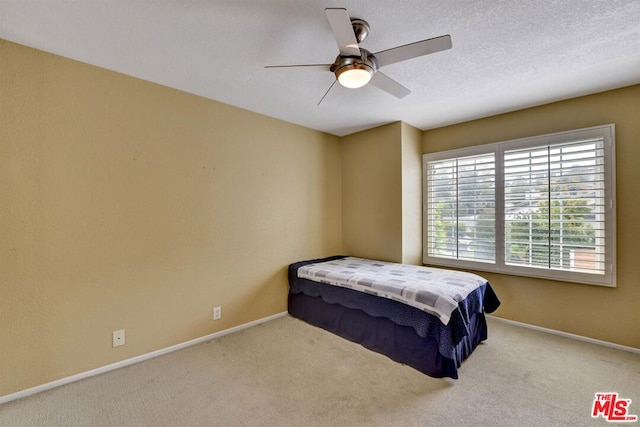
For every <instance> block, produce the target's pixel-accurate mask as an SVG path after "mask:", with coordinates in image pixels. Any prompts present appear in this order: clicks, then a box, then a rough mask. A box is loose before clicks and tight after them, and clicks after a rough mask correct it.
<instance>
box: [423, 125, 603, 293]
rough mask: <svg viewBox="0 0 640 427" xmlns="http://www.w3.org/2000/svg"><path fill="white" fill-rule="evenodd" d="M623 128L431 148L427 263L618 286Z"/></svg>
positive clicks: (425, 160)
mask: <svg viewBox="0 0 640 427" xmlns="http://www.w3.org/2000/svg"><path fill="white" fill-rule="evenodd" d="M614 130H615V129H614V126H613V125H606V126H598V127H594V128H587V129H579V130H575V131H569V132H561V133H557V134H549V135H542V136H536V137H531V138H523V139H518V140H512V141H506V142H499V143H494V144H487V145H481V146H475V147H470V148H466V149H461V150H452V151H447V152H439V153H430V154H425V155H424V156H423V173H424V209H423V211H424V226H423V230H424V231H423V232H424V236H423V240H424V250H423V261H424V263H425V264H433V265H444V266H450V267H459V268H470V269H476V270H486V271H494V272H500V273H508V274H514V275H522V276H533V277H541V278H548V279H555V280H564V281H571V282H576V283H585V284H593V285H604V286H615V261H616V256H615V249H616V246H615V237H616V236H615V200H614V199H615V149H614V148H615V147H614Z"/></svg>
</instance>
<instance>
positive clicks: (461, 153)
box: [422, 124, 616, 287]
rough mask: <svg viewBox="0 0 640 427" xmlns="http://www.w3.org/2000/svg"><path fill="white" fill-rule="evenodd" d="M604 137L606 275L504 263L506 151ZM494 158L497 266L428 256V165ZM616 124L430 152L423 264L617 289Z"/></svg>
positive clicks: (427, 156) (426, 159) (424, 158)
mask: <svg viewBox="0 0 640 427" xmlns="http://www.w3.org/2000/svg"><path fill="white" fill-rule="evenodd" d="M588 138H602V139H603V141H604V182H605V188H604V198H605V204H606V206H605V213H604V215H605V272H604V274H591V273H582V272H576V271H566V270H555V269H546V268H539V267H529V266H515V265H508V264H506V263H505V254H504V231H505V230H504V224H505V219H504V161H503V157H504V152H505V151H509V150H515V149H522V148H534V147H537V146H545V145H551V144H561V143H566V142H570V141H576V140H579V139H588ZM490 153H494V155H495V166H496V188H495V198H496V200H495V209H496V212H495V217H496V224H495V231H496V242H495V250H496V256H495V263H487V262H478V261H470V260H460V259H452V258H441V257H434V256H429V255H428V253H427V248H428V245H429V241H428V229H429V224H428V219H427V211H428V203H429V198H428V185H427V179H428V177H427V172H428V170H427V164H428V162H430V161H438V160H446V159H455V158H460V157H469V156H476V155H481V154H490ZM615 163H616V162H615V125H614V124H608V125H603V126H595V127H590V128H584V129H578V130H572V131H566V132H558V133H552V134H546V135H539V136H534V137H528V138H520V139H514V140H509V141H503V142H497V143H491V144H484V145H478V146H473V147H468V148H462V149H456V150H449V151H442V152H436V153H428V154H424V155H423V156H422V166H423V167H422V170H423V256H422V257H423V263H424V264H428V265H436V266H446V267H454V268H464V269H472V270H479V271H489V272H495V273H503V274H511V275H517V276H526V277H537V278H543V279H550V280H558V281H566V282H574V283H581V284H588V285H599V286H608V287H615V286H616V203H615V194H616V188H615V185H616V183H615V176H616V175H615Z"/></svg>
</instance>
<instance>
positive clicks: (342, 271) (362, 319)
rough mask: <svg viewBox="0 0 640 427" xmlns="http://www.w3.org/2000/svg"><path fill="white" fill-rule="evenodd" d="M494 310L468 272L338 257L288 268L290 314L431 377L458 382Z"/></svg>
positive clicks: (488, 294) (490, 294)
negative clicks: (460, 371)
mask: <svg viewBox="0 0 640 427" xmlns="http://www.w3.org/2000/svg"><path fill="white" fill-rule="evenodd" d="M499 305H500V301H499V299H498V297H497V296H496V294H495V292H494V291H493V289H492V288H491V285H490V284H489V283H488V282H487V280H486V279H484V278H482V277H481V276H478V275H475V274H471V273H466V272H460V271H453V270H445V269H438V268H430V267H418V266H411V265H406V264H397V263H388V262H383V261H377V260H369V259H364V258H357V257H349V256H343V255H336V256H332V257H328V258H321V259H314V260H306V261H300V262H296V263H293V264H291V265H290V266H289V295H288V311H289V314H290V315H291V316H293V317H295V318H298V319H300V320H302V321H305V322H307V323H309V324H311V325H314V326H318V327H320V328H323V329H325V330H327V331H330V332H332V333H334V334H336V335H339V336H341V337H343V338H346V339H348V340H350V341H353V342H356V343H359V344H361V345H362V346H364V347H366V348H368V349H370V350H373V351H375V352H378V353H381V354H384V355H386V356H388V357H389V358H391V359H393V360H395V361H397V362H400V363H403V364H405V365H408V366H411V367H413V368H415V369H417V370H418V371H420V372H422V373H424V374H426V375H429V376H431V377H435V378H443V377H450V378H453V379H457V378H458V368H460V366H461V364H462V361H463V360H465V359H466V358H467V357H469V355H471V353H472V352H473V350H474V349H475V348H476V347H477V345H478V344H479V343H480V342H482V341H484V340H486V339H487V323H486V319H485V312H487V313H491V312H493V311H495V310H496V309H497V308H498V306H499Z"/></svg>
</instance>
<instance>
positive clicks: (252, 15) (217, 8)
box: [0, 0, 640, 135]
mask: <svg viewBox="0 0 640 427" xmlns="http://www.w3.org/2000/svg"><path fill="white" fill-rule="evenodd" d="M326 7H345V8H347V9H348V11H349V13H350V15H351V16H352V17H357V18H362V19H365V20H367V21H368V22H369V24H370V25H371V32H370V35H369V37H368V38H367V39H366V40H365V41H364V42H363V43H362V47H364V48H366V49H368V50H370V51H371V52H377V51H381V50H385V49H389V48H391V47H395V46H398V45H403V44H407V43H411V42H414V41H418V40H423V39H427V38H432V37H437V36H440V35H443V34H450V35H451V37H452V41H453V48H452V49H451V50H447V51H444V52H439V53H435V54H432V55H428V56H424V57H420V58H416V59H412V60H409V61H405V62H401V63H398V64H393V65H390V66H388V67H385V68H383V71H384V72H385V74H387V75H389V76H390V77H392V78H394V79H395V80H397V81H398V82H400V83H401V84H403V85H404V86H406V87H407V88H409V89H411V91H412V93H411V94H410V95H408V96H407V97H406V98H404V99H396V98H394V97H392V96H390V95H388V94H387V93H385V92H382V91H380V90H379V89H377V88H375V87H372V86H366V87H364V88H361V89H346V88H343V87H340V86H339V85H336V87H335V88H334V89H333V90H332V91H331V92H330V93H329V95H328V96H327V98H326V99H325V100H324V101H323V102H322V104H321V105H319V106H318V105H317V103H318V101H319V100H320V98H321V97H322V95H323V94H324V93H325V92H326V90H327V89H328V88H329V86H330V85H331V83H332V82H333V80H334V77H333V74H332V73H331V72H329V71H324V72H323V71H310V70H306V69H275V70H274V69H265V68H264V66H265V65H278V64H307V63H331V62H333V60H334V59H335V57H336V55H337V54H338V50H337V46H336V43H335V41H334V39H333V36H332V34H331V29H330V27H329V24H328V22H327V19H326V16H325V13H324V8H326ZM0 38H3V39H6V40H10V41H14V42H17V43H20V44H23V45H27V46H31V47H35V48H38V49H42V50H45V51H49V52H52V53H56V54H59V55H62V56H65V57H69V58H73V59H76V60H79V61H83V62H86V63H89V64H94V65H97V66H100V67H104V68H107V69H110V70H114V71H118V72H121V73H124V74H128V75H132V76H135V77H139V78H142V79H145V80H149V81H152V82H156V83H160V84H162V85H166V86H169V87H173V88H177V89H181V90H184V91H187V92H191V93H194V94H198V95H201V96H204V97H207V98H211V99H214V100H217V101H221V102H224V103H227V104H231V105H235V106H238V107H241V108H245V109H248V110H252V111H255V112H258V113H261V114H265V115H267V116H271V117H276V118H279V119H282V120H286V121H289V122H293V123H297V124H300V125H303V126H306V127H309V128H313V129H317V130H321V131H325V132H329V133H332V134H336V135H346V134H349V133H352V132H355V131H359V130H362V129H367V128H370V127H374V126H378V125H381V124H385V123H389V122H393V121H397V120H402V121H405V122H407V123H409V124H411V125H413V126H415V127H417V128H420V129H429V128H434V127H438V126H443V125H447V124H452V123H457V122H462V121H467V120H470V119H475V118H480V117H486V116H489V115H494V114H497V113H502V112H507V111H513V110H517V109H521V108H524V107H529V106H534V105H539V104H543V103H548V102H552V101H557V100H561V99H566V98H571V97H575V96H579V95H584V94H589V93H594V92H599V91H603V90H608V89H613V88H617V87H622V86H628V85H631V84H635V83H640V1H639V0H519V1H516V0H423V1H410V0H394V1H388V0H385V1H379V0H348V1H347V0H343V1H329V0H327V1H322V0H306V1H302V0H300V1H294V0H269V1H266V0H220V1H211V0H209V1H185V0H181V1H178V0H175V1H151V0H146V1H134V0H108V1H107V0H102V1H101V0H66V1H56V0H50V1H31V0H0ZM639 102H640V100H639Z"/></svg>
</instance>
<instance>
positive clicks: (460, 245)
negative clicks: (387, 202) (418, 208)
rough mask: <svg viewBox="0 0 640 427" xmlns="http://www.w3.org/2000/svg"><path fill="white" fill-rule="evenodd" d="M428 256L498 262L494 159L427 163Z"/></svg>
mask: <svg viewBox="0 0 640 427" xmlns="http://www.w3.org/2000/svg"><path fill="white" fill-rule="evenodd" d="M427 175H428V178H427V183H428V188H427V197H428V200H429V202H428V203H427V229H428V231H427V236H428V239H427V240H428V242H429V246H428V250H427V252H428V254H429V256H436V257H445V258H453V259H466V260H475V261H479V262H494V261H495V157H494V155H493V153H492V154H488V155H487V154H485V155H480V156H470V157H464V158H456V159H451V160H442V161H431V162H427Z"/></svg>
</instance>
